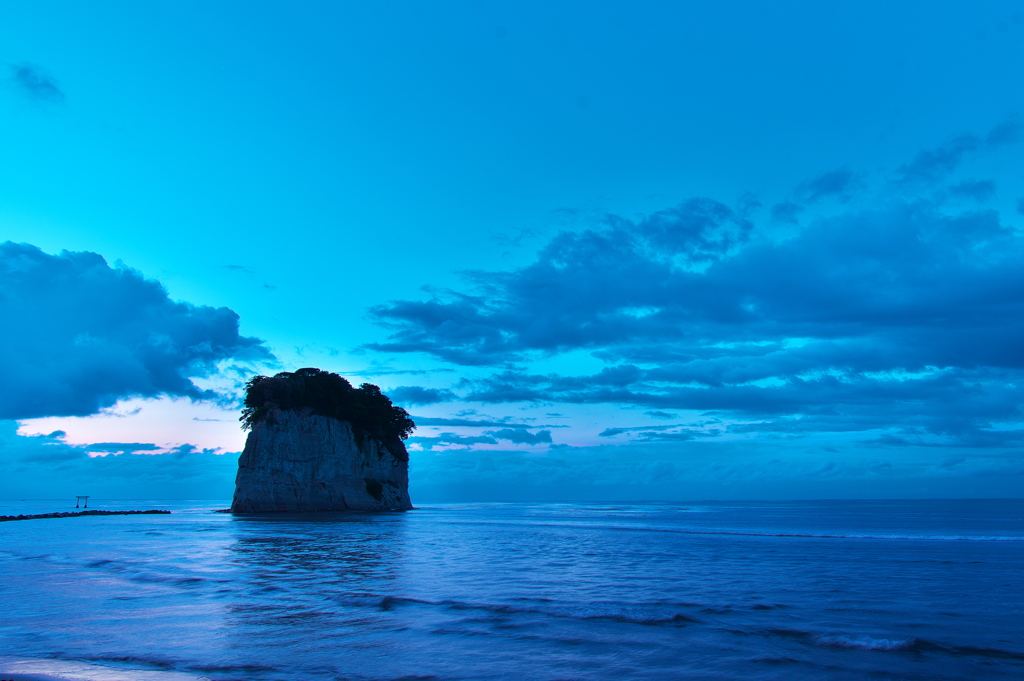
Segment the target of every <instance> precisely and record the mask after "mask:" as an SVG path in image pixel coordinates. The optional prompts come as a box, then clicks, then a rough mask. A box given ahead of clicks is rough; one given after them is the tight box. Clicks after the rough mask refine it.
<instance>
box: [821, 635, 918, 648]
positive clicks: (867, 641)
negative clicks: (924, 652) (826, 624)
mask: <svg viewBox="0 0 1024 681" xmlns="http://www.w3.org/2000/svg"><path fill="white" fill-rule="evenodd" d="M914 641H915V639H912V638H871V637H869V636H860V637H854V636H842V635H837V636H818V637H817V638H816V639H815V640H814V642H815V643H817V644H818V645H822V646H831V647H833V648H856V649H858V650H906V649H907V648H910V647H911V646H912V645H914Z"/></svg>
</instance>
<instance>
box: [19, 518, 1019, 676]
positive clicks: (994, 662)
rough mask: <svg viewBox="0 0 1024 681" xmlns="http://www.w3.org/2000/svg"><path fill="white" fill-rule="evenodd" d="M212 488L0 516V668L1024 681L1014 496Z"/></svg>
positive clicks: (65, 672)
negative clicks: (339, 509) (445, 496)
mask: <svg viewBox="0 0 1024 681" xmlns="http://www.w3.org/2000/svg"><path fill="white" fill-rule="evenodd" d="M62 505H63V506H62ZM72 506H73V504H72ZM224 506H226V502H210V501H191V502H189V501H173V502H168V501H159V500H131V501H111V500H90V507H92V508H105V509H147V508H162V509H169V510H171V511H172V513H171V514H170V515H140V516H106V517H76V518H65V519H41V520H25V521H19V522H5V523H0V615H2V616H0V679H6V678H15V677H14V676H13V674H15V673H20V674H35V675H39V676H38V678H61V679H76V680H77V679H90V680H92V679H95V680H107V679H117V680H118V681H121V680H122V679H123V680H127V681H131V680H135V679H138V680H146V681H159V680H160V679H166V680H167V681H183V680H187V679H213V680H216V681H229V680H236V679H237V680H252V681H256V680H259V681H263V680H267V681H269V680H275V681H328V680H342V679H353V680H356V679H358V680H392V679H439V680H441V679H443V680H448V679H452V680H455V679H467V680H468V679H488V680H490V679H495V680H497V679H550V680H555V679H565V680H568V679H616V680H619V679H637V680H640V679H645V680H646V679H695V680H696V679H700V680H704V679H706V680H709V681H710V680H715V681H722V680H733V679H737V680H738V679H743V680H758V681H761V680H765V681H766V680H769V679H779V680H783V679H785V680H787V681H793V680H799V679H836V680H846V679H849V680H851V681H852V680H855V679H856V680H862V679H877V680H889V679H893V680H895V679H901V680H902V679H921V680H928V681H937V680H942V679H972V680H973V679H986V680H996V679H1015V680H1019V679H1024V500H1019V499H1018V500H932V501H927V500H926V501H921V500H915V501H787V502H755V501H751V502H674V503H628V504H627V503H564V504H557V503H487V504H423V505H421V506H420V507H419V508H417V509H415V510H412V511H407V512H394V513H352V514H309V515H303V514H297V515H262V516H248V517H236V516H232V515H230V514H225V513H218V512H216V510H217V509H218V508H223V507H224ZM66 507H67V504H66V503H65V502H20V501H8V502H0V514H10V513H32V512H46V511H54V510H69V509H67V508H66ZM70 510H73V508H72V509H70ZM19 678H29V677H28V676H26V677H19Z"/></svg>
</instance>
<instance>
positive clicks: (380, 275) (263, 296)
mask: <svg viewBox="0 0 1024 681" xmlns="http://www.w3.org/2000/svg"><path fill="white" fill-rule="evenodd" d="M1022 66H1024V3H1022V2H978V3H972V4H971V5H970V6H967V5H964V4H963V3H952V2H946V3H943V2H937V3H930V4H929V6H928V8H927V9H922V7H921V6H920V4H919V3H909V2H908V3H891V2H890V3H881V2H878V3H872V2H858V3H828V4H827V5H822V4H821V3H811V2H779V3H756V2H727V3H722V2H717V3H711V2H707V3H698V2H694V3H667V2H665V3H659V2H651V3H639V4H638V3H629V4H627V3H592V2H591V3H582V2H581V3H573V2H560V3H530V2H517V3H492V2H463V3H454V2H452V3H429V4H424V3H413V2H406V3H403V2H388V3H374V4H372V5H368V4H366V3H289V4H288V5H287V6H285V5H280V6H277V7H262V6H261V7H258V8H254V7H253V6H252V5H251V4H242V3H228V2H225V3H218V4H217V5H216V6H212V7H211V6H210V5H209V4H208V3H202V4H200V3H184V2H183V3H176V4H175V5H173V6H146V5H140V4H138V3H116V2H96V3H90V4H88V5H87V6H86V5H81V4H80V3H65V2H52V3H48V2H38V3H23V4H22V6H19V7H15V8H9V9H8V10H7V11H6V12H5V21H4V22H3V24H2V25H0V116H3V120H4V125H3V126H0V145H2V146H0V148H2V149H3V154H2V156H0V230H2V231H0V241H5V242H8V243H6V244H5V245H3V246H2V247H0V272H2V275H0V315H2V316H3V319H4V326H5V331H6V333H5V334H4V335H3V338H2V340H0V363H2V368H3V374H4V375H5V377H6V379H7V380H6V381H5V383H6V390H5V391H4V397H2V398H0V419H6V420H5V421H3V422H2V423H0V426H2V428H0V470H3V472H4V475H2V476H0V480H3V482H0V496H37V497H38V496H50V495H58V496H59V495H66V494H76V493H85V492H82V491H81V488H82V487H88V489H87V490H86V492H91V493H93V494H96V495H98V496H101V495H107V496H165V497H204V498H218V497H219V498H223V497H227V496H229V495H230V491H231V479H232V474H233V468H234V453H235V452H237V451H238V450H239V449H240V448H241V446H242V443H243V442H244V435H243V434H242V432H241V431H240V430H239V429H238V427H237V421H236V416H235V414H236V413H237V399H238V395H239V387H240V384H241V382H242V381H244V380H245V378H246V377H247V376H248V375H251V374H252V373H256V372H261V373H270V372H274V371H279V370H287V369H295V368H298V367H302V366H319V367H322V368H326V369H330V370H333V371H338V372H340V373H342V374H344V375H346V376H348V377H349V378H350V379H352V380H353V381H354V382H360V381H364V380H365V381H371V382H374V383H377V384H379V385H381V386H382V387H383V388H385V390H387V391H388V392H389V393H390V394H392V395H393V397H394V398H395V400H396V402H398V403H400V404H402V405H403V406H405V407H407V408H408V409H409V410H410V412H412V413H413V414H414V415H415V416H416V417H418V418H417V421H418V423H419V424H420V428H419V430H418V431H417V433H416V435H415V436H414V437H413V438H412V439H411V440H410V446H411V449H412V450H413V453H412V463H411V465H412V480H413V482H412V487H413V489H412V493H413V497H414V499H419V500H422V501H427V500H471V499H531V500H532V499H667V498H677V499H694V498H788V497H794V498H806V497H874V496H881V497H893V496H895V497H921V496H925V497H927V496H1019V494H1020V490H1021V489H1024V486H1022V484H1021V483H1022V482H1024V458H1022V447H1024V430H1022V424H1021V420H1022V415H1021V410H1020V408H1021V404H1022V397H1021V387H1020V386H1021V381H1022V380H1024V351H1022V350H1021V344H1020V338H1021V337H1022V331H1024V235H1022V231H1021V230H1022V227H1024V164H1022V163H1021V159H1022V158H1024V155H1022V151H1024V118H1022V115H1024V90H1022V89H1021V88H1020V86H1019V73H1020V69H1021V67H1022Z"/></svg>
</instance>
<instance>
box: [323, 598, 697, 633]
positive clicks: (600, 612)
mask: <svg viewBox="0 0 1024 681" xmlns="http://www.w3.org/2000/svg"><path fill="white" fill-rule="evenodd" d="M331 600H332V601H334V602H335V603H338V604H339V605H344V606H348V607H371V608H376V609H379V610H390V609H392V608H395V607H400V606H412V605H427V606H432V607H438V608H445V609H448V610H476V611H483V612H488V613H492V614H496V615H541V616H544V617H554V618H563V619H574V620H580V621H591V622H593V621H607V622H618V623H621V624H638V625H643V626H668V627H680V626H686V625H688V624H696V623H698V622H700V620H699V619H697V618H695V617H692V616H690V615H686V614H684V613H681V612H675V613H672V614H656V613H650V612H642V611H637V610H622V609H618V608H614V607H612V608H609V609H602V608H600V607H594V606H588V607H583V608H572V607H569V608H559V607H551V608H547V607H524V606H514V605H505V604H500V603H466V602H464V601H455V600H444V601H425V600H420V599H416V598H405V597H402V596H378V595H366V596H334V597H332V598H331Z"/></svg>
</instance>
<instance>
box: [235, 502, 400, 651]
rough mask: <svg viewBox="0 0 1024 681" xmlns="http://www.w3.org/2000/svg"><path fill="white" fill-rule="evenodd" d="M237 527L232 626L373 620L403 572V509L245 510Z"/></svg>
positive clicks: (337, 625)
mask: <svg viewBox="0 0 1024 681" xmlns="http://www.w3.org/2000/svg"><path fill="white" fill-rule="evenodd" d="M232 530H234V532H235V534H236V538H235V541H234V542H233V543H232V544H231V545H230V547H229V564H230V565H231V566H232V567H233V568H234V570H235V572H236V574H237V577H236V581H235V584H234V586H233V588H232V591H233V592H234V593H233V597H232V598H231V603H230V604H229V605H228V607H227V609H226V614H225V617H226V621H225V624H226V625H227V628H228V629H229V630H234V629H239V630H246V629H249V631H250V633H251V631H252V630H251V627H257V628H268V627H269V628H271V629H273V630H279V629H282V628H287V629H294V630H296V631H295V633H299V632H300V631H306V630H310V631H312V630H315V631H316V632H318V636H324V635H325V634H326V635H328V636H330V635H335V634H338V633H341V632H344V631H345V630H348V629H350V628H351V627H353V626H355V625H360V626H366V625H367V624H374V623H372V622H368V620H373V619H375V615H374V612H375V610H376V611H377V612H381V613H383V612H386V611H387V609H388V605H387V600H386V598H384V596H383V595H382V594H388V593H392V592H393V591H394V586H393V585H394V583H395V581H396V580H398V579H399V578H400V577H401V574H402V565H403V564H404V561H403V555H404V553H405V535H406V523H405V521H404V516H403V514H395V513H388V514H359V515H352V514H310V515H287V516H285V515H280V516H247V517H246V516H240V517H236V518H235V519H234V520H233V522H232ZM377 603H379V605H380V607H379V608H377V609H374V608H371V609H369V610H368V609H367V607H366V606H367V605H374V604H377ZM368 615H369V617H368ZM376 624H379V623H376ZM374 628H376V626H374ZM267 633H270V632H267ZM274 635H278V633H275V634H274Z"/></svg>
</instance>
